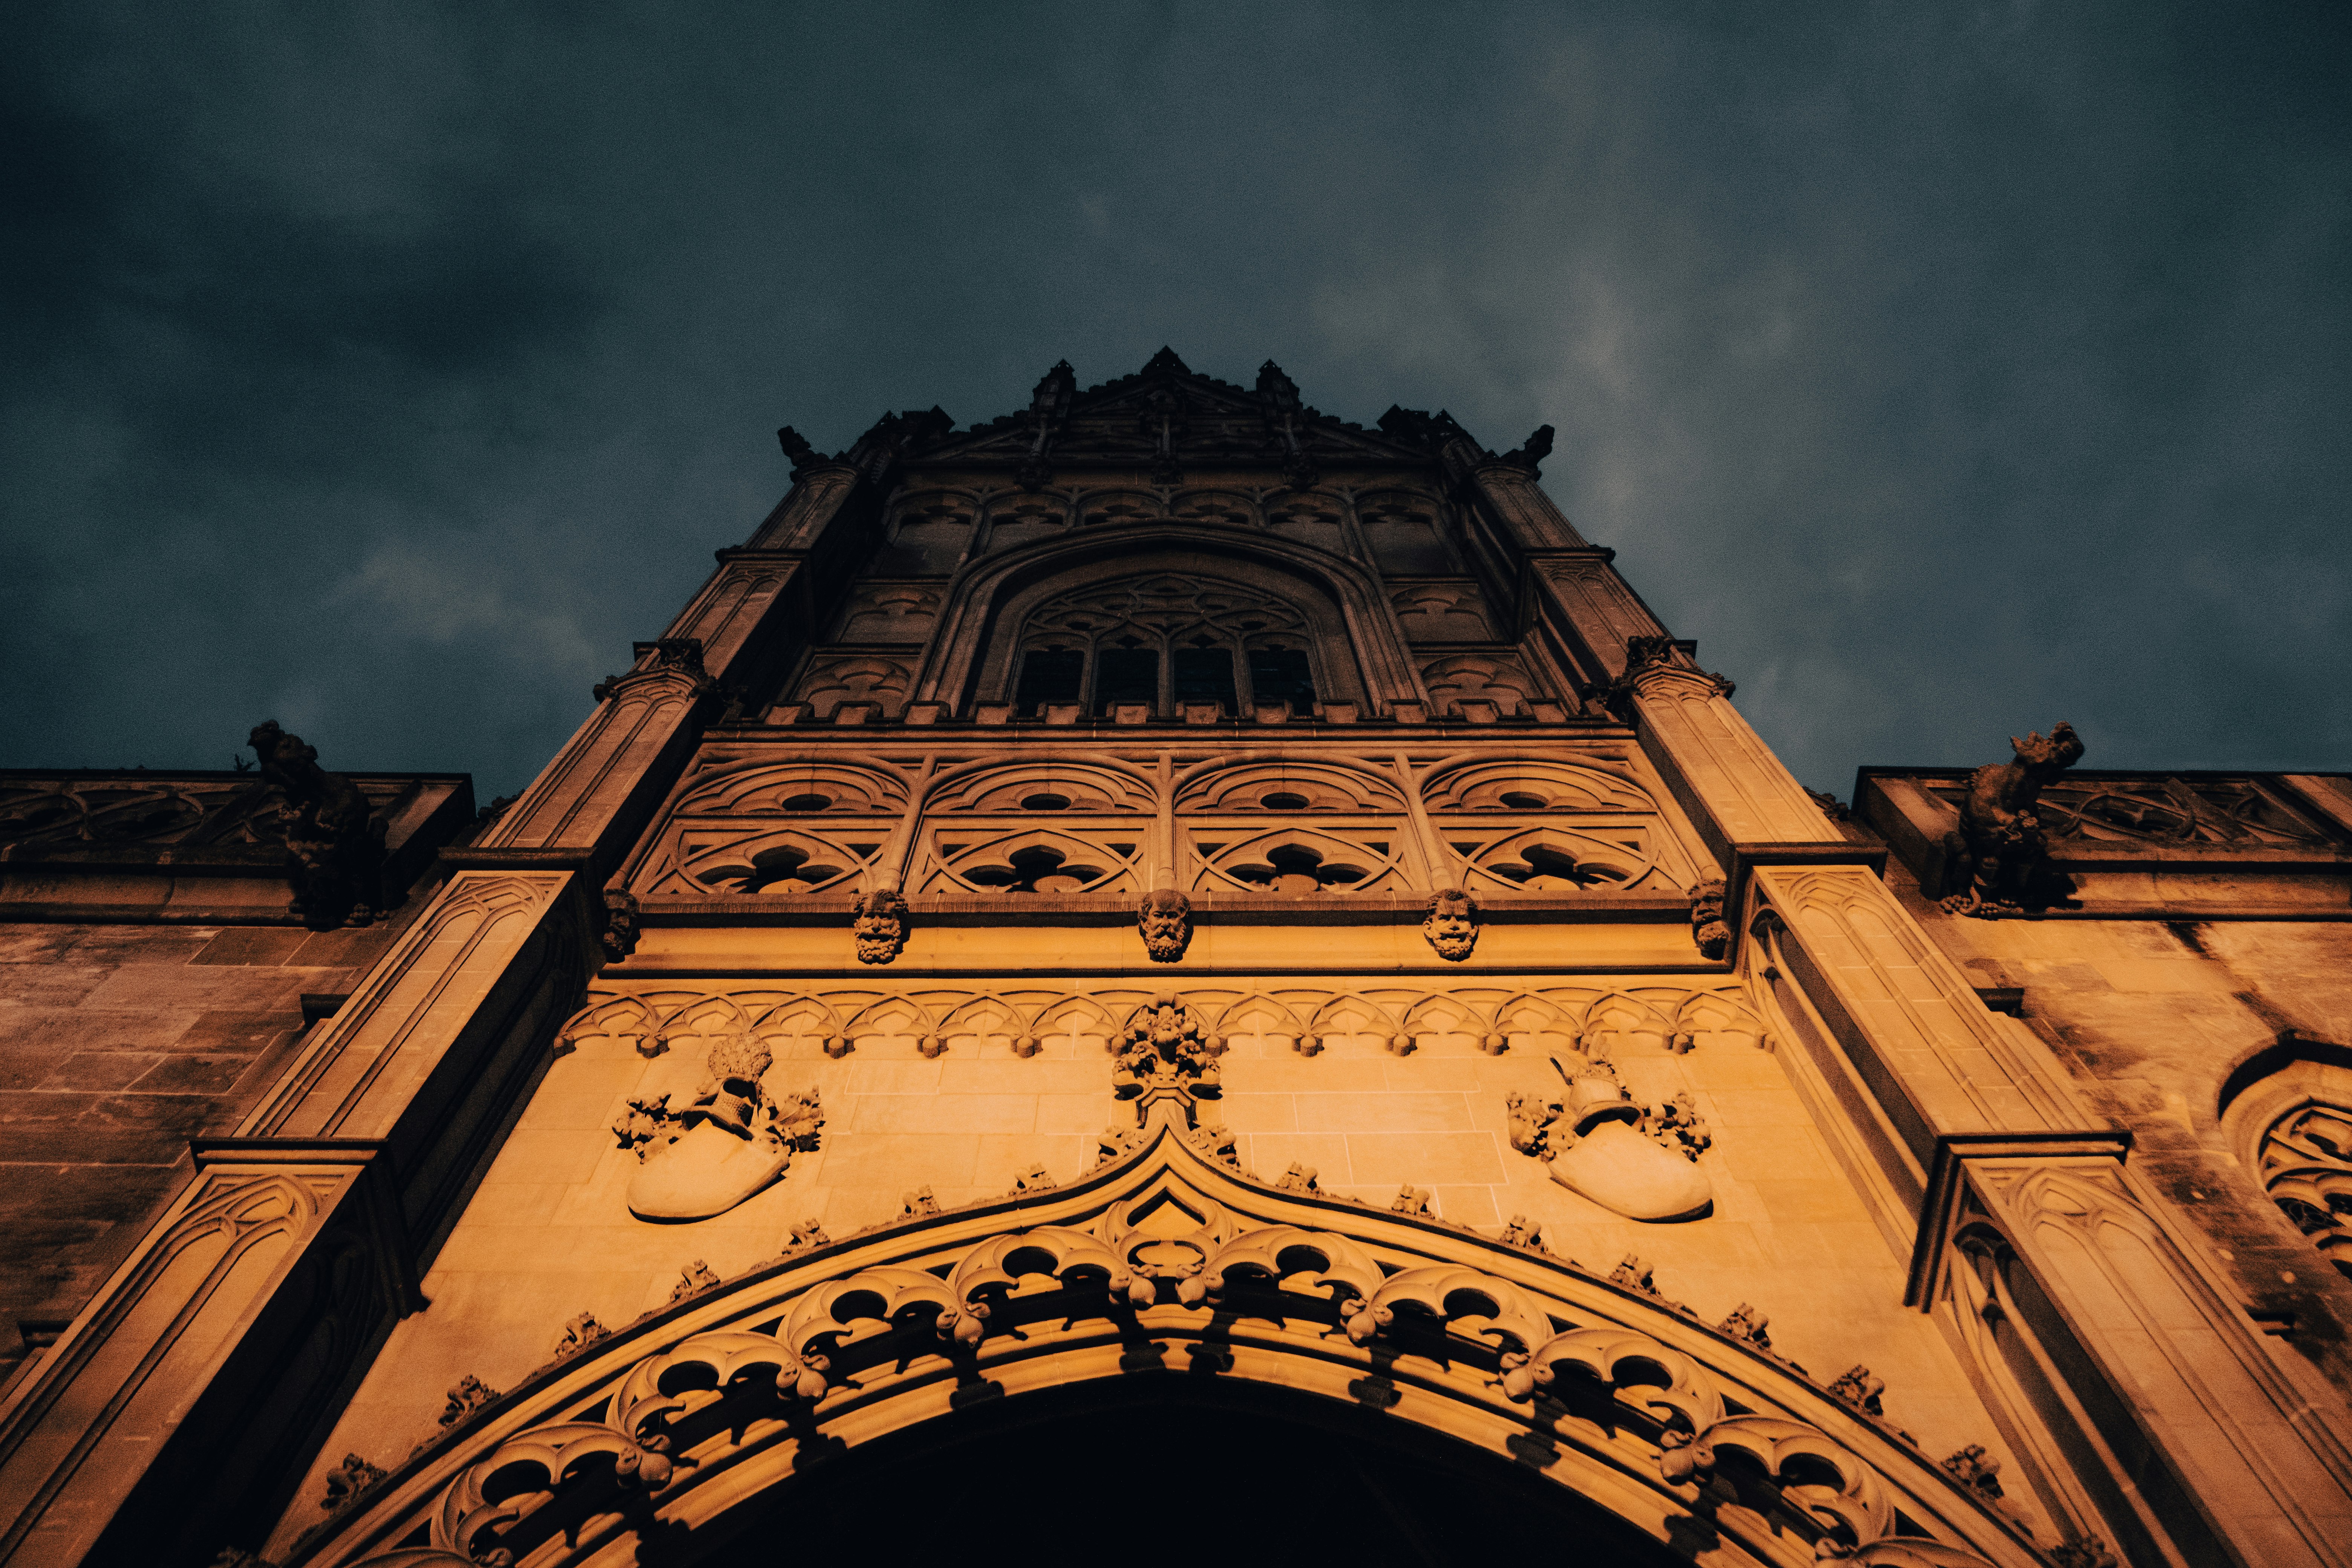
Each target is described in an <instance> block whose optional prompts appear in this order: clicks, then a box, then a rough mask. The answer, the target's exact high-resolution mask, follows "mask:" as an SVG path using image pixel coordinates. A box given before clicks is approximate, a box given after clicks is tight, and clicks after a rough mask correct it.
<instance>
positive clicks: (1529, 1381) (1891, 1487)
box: [287, 1121, 2038, 1568]
mask: <svg viewBox="0 0 2352 1568" xmlns="http://www.w3.org/2000/svg"><path fill="white" fill-rule="evenodd" d="M1122 1143H1123V1145H1124V1147H1120V1146H1118V1145H1113V1144H1110V1143H1108V1142H1107V1143H1106V1153H1105V1158H1104V1160H1103V1162H1102V1163H1099V1164H1097V1167H1096V1168H1095V1170H1094V1171H1093V1172H1091V1173H1088V1174H1087V1175H1086V1176H1084V1177H1082V1178H1081V1179H1080V1180H1078V1181H1076V1182H1075V1183H1072V1184H1068V1185H1066V1186H1063V1187H1060V1188H1054V1189H1049V1190H1044V1191H1039V1190H1034V1189H1033V1190H1027V1191H1021V1192H1016V1193H1014V1194H1010V1195H1009V1196H1008V1197H1006V1198H1003V1199H997V1200H992V1201H989V1202H983V1203H980V1204H975V1205H968V1206H966V1207H964V1208H961V1209H954V1210H948V1211H946V1212H941V1213H922V1214H911V1215H908V1216H906V1217H905V1218H902V1219H901V1220H900V1221H899V1222H898V1223H896V1224H894V1225H890V1226H877V1227H875V1228H874V1229H872V1230H870V1231H867V1232H864V1233H860V1234H858V1235H856V1236H849V1237H841V1238H839V1239H824V1240H819V1241H816V1242H814V1244H812V1245H809V1246H806V1247H803V1248H802V1249H800V1250H798V1251H795V1252H793V1253H789V1254H787V1255H786V1256H784V1257H782V1258H779V1259H777V1260H775V1261H774V1262H773V1263H771V1264H769V1265H766V1266H763V1267H761V1268H756V1269H754V1270H752V1271H751V1272H750V1273H748V1274H746V1275H745V1276H743V1277H742V1278H740V1279H737V1280H735V1281H732V1282H729V1283H725V1284H722V1285H719V1286H717V1287H713V1288H706V1289H703V1290H701V1291H700V1292H698V1293H695V1294H690V1295H685V1296H683V1297H682V1299H681V1300H679V1301H677V1302H676V1303H674V1304H673V1305H672V1306H671V1307H670V1308H669V1309H668V1310H665V1311H661V1312H656V1313H652V1314H648V1315H647V1316H646V1318H644V1319H642V1320H640V1321H638V1322H636V1323H634V1324H631V1325H628V1326H627V1327H625V1328H623V1329H621V1330H620V1331H617V1332H615V1333H614V1334H612V1335H610V1336H609V1337H607V1338H605V1339H603V1340H599V1341H596V1342H593V1343H592V1344H591V1345H590V1346H589V1347H588V1348H587V1349H586V1350H585V1351H583V1352H580V1353H577V1354H575V1355H574V1356H572V1358H571V1359H570V1360H568V1361H564V1362H560V1363H554V1364H551V1366H548V1367H545V1368H542V1369H541V1370H540V1371H539V1372H538V1373H534V1374H533V1375H532V1376H531V1377H530V1378H529V1379H527V1380H526V1381H525V1382H524V1383H523V1384H521V1385H520V1387H519V1388H517V1389H516V1390H514V1391H513V1392H511V1393H509V1394H507V1395H505V1396H503V1398H502V1399H500V1400H499V1401H498V1402H497V1403H495V1404H493V1405H490V1406H489V1407H488V1408H487V1409H485V1410H483V1411H481V1412H479V1413H478V1415H476V1417H474V1418H473V1419H471V1420H469V1421H467V1422H463V1423H460V1424H459V1425H458V1426H457V1427H456V1428H455V1429H454V1431H453V1432H452V1433H451V1434H450V1435H449V1436H446V1437H445V1438H443V1439H442V1440H440V1441H439V1442H437V1443H436V1444H435V1445H432V1446H430V1447H426V1448H425V1449H422V1450H420V1451H419V1452H418V1453H416V1454H415V1455H413V1456H412V1457H411V1458H409V1459H408V1460H407V1461H406V1462H404V1464H402V1465H401V1466H399V1467H398V1468H396V1469H395V1470H394V1472H393V1473H392V1474H391V1475H390V1476H389V1477H388V1478H387V1479H384V1480H383V1482H381V1483H380V1484H378V1485H377V1486H375V1487H374V1488H373V1489H370V1490H369V1491H367V1492H365V1493H363V1494H362V1496H361V1497H360V1498H359V1499H358V1500H356V1501H355V1502H354V1503H352V1505H350V1506H348V1507H347V1508H345V1509H344V1510H341V1511H340V1512H338V1513H336V1514H335V1515H333V1516H331V1518H330V1520H329V1521H327V1522H326V1523H325V1524H324V1525H323V1526H321V1527H320V1528H319V1529H318V1530H316V1531H312V1532H311V1533H310V1534H309V1535H308V1536H306V1537H304V1538H303V1539H302V1540H301V1541H299V1542H298V1543H297V1545H296V1549H295V1550H294V1551H293V1552H291V1553H290V1554H289V1557H288V1559H287V1562H288V1565H289V1568H394V1565H404V1564H417V1563H446V1562H468V1561H471V1562H481V1561H488V1560H489V1559H490V1555H491V1554H493V1553H496V1552H512V1553H513V1554H514V1558H515V1560H522V1559H525V1558H527V1559H528V1560H530V1561H531V1562H532V1563H547V1564H555V1563H592V1562H593V1563H624V1562H635V1561H641V1560H642V1557H641V1555H640V1553H641V1552H643V1551H645V1550H648V1549H651V1548H652V1543H653V1542H656V1541H658V1542H659V1543H660V1544H659V1551H660V1552H661V1554H662V1557H663V1560H664V1561H667V1562H675V1563H681V1564H683V1563H695V1562H700V1561H715V1560H717V1559H716V1558H715V1557H714V1556H713V1555H712V1554H713V1553H715V1552H719V1551H721V1550H724V1549H726V1548H728V1547H731V1546H733V1545H735V1544H736V1542H737V1534H736V1531H737V1530H738V1528H740V1523H741V1521H744V1520H746V1519H748V1518H749V1517H751V1514H752V1513H754V1512H756V1511H757V1510H758V1509H759V1507H760V1501H761V1498H762V1496H763V1495H764V1494H766V1493H767V1492H769V1491H770V1490H771V1489H774V1488H777V1487H780V1486H783V1485H786V1484H788V1483H789V1482H790V1480H791V1478H792V1477H793V1475H794V1474H795V1472H796V1471H798V1470H802V1469H804V1468H806V1467H807V1465H808V1464H809V1463H810V1462H811V1460H812V1459H814V1458H823V1459H824V1462H825V1463H826V1464H827V1465H828V1466H838V1465H847V1464H855V1463H856V1458H857V1456H858V1454H859V1451H860V1450H861V1449H862V1448H864V1447H867V1446H869V1445H873V1444H876V1443H877V1442H879V1441H880V1440H882V1439H884V1438H887V1437H889V1436H892V1435H894V1434H896V1433H899V1432H908V1431H913V1430H916V1429H919V1428H921V1427H923V1426H924V1425H925V1424H926V1423H928V1422H930V1421H932V1420H934V1419H936V1418H937V1417H940V1416H942V1415H947V1414H949V1413H950V1411H951V1410H954V1409H958V1408H971V1407H972V1406H974V1405H992V1406H993V1402H995V1401H998V1400H1008V1401H1013V1402H1018V1401H1020V1400H1022V1399H1024V1397H1027V1396H1029V1395H1030V1394H1032V1393H1033V1391H1034V1392H1038V1393H1042V1392H1043V1391H1045V1390H1048V1389H1050V1388H1054V1387H1067V1386H1069V1385H1071V1384H1085V1383H1088V1382H1091V1381H1093V1380H1096V1379H1111V1380H1131V1379H1136V1378H1147V1379H1148V1378H1153V1377H1158V1376H1162V1375H1164V1374H1166V1373H1170V1372H1175V1373H1183V1374H1186V1378H1185V1384H1184V1386H1187V1387H1191V1388H1195V1389H1206V1390H1209V1391H1211V1395H1210V1396H1211V1397H1212V1398H1213V1397H1214V1394H1213V1391H1214V1390H1215V1389H1217V1388H1219V1387H1236V1386H1238V1387H1255V1386H1263V1385H1272V1386H1279V1387H1283V1388H1286V1389H1289V1390H1293V1391H1297V1392H1299V1393H1303V1394H1310V1395H1320V1396H1322V1397H1325V1398H1328V1399H1329V1400H1331V1401H1333V1402H1334V1405H1335V1408H1338V1407H1348V1406H1353V1407H1357V1408H1364V1407H1370V1408H1374V1409H1380V1410H1382V1411H1384V1412H1385V1417H1384V1418H1385V1419H1387V1420H1390V1421H1394V1422H1402V1423H1405V1424H1408V1425H1409V1426H1412V1427H1415V1428H1419V1429H1425V1430H1428V1431H1432V1432H1438V1433H1444V1434H1447V1435H1449V1436H1452V1437H1453V1438H1454V1439H1456V1440H1459V1441H1462V1442H1465V1443H1467V1444H1469V1445H1471V1447H1474V1448H1475V1449H1483V1450H1485V1451H1486V1452H1487V1453H1490V1454H1492V1455H1494V1456H1496V1458H1497V1461H1498V1462H1507V1461H1511V1460H1517V1461H1520V1462H1523V1463H1526V1464H1528V1465H1530V1466H1532V1467H1533V1468H1535V1469H1536V1470H1537V1471H1538V1473H1539V1474H1541V1475H1542V1476H1544V1477H1545V1478H1546V1479H1549V1481H1550V1482H1552V1483H1553V1484H1557V1485H1559V1486H1563V1487H1565V1488H1568V1489H1570V1490H1571V1491H1573V1492H1574V1493H1576V1494H1578V1495H1579V1496H1580V1497H1583V1498H1585V1499H1587V1500H1590V1501H1591V1502H1592V1503H1594V1504H1596V1505H1598V1506H1600V1507H1601V1508H1604V1509H1606V1510H1609V1511H1610V1512H1611V1513H1613V1514H1614V1515H1616V1516H1617V1517H1618V1518H1620V1519H1622V1520H1623V1521H1626V1522H1627V1523H1628V1524H1629V1525H1631V1526H1632V1527H1633V1529H1635V1530H1636V1531H1640V1532H1642V1533H1643V1534H1645V1535H1647V1536H1648V1537H1649V1538H1651V1539H1653V1540H1655V1541H1659V1542H1664V1543H1665V1544H1666V1545H1667V1546H1668V1547H1669V1548H1671V1549H1673V1550H1675V1551H1677V1552H1684V1553H1692V1554H1696V1553H1697V1552H1701V1551H1703V1552H1704V1554H1705V1556H1706V1560H1707V1561H1711V1562H1720V1563H1759V1564H1762V1563H1772V1564H1788V1565H1790V1568H1794V1565H1795V1564H1797V1563H1803V1562H1811V1561H1813V1560H1814V1559H1815V1556H1816V1554H1817V1553H1820V1554H1822V1555H1832V1556H1838V1557H1843V1558H1848V1559H1849V1560H1853V1561H1861V1562H1868V1563H1931V1564H1946V1565H1951V1568H1957V1565H1958V1564H1985V1563H1998V1564H2001V1565H2003V1568H2012V1565H2013V1568H2028V1565H2030V1564H2032V1563H2035V1562H2037V1561H2038V1559H2037V1557H2036V1555H2035V1553H2034V1552H2033V1551H2032V1546H2031V1543H2030V1541H2029V1539H2028V1538H2027V1537H2026V1536H2025V1535H2024V1534H2023V1533H2022V1531H2021V1530H2020V1528H2019V1527H2018V1526H2017V1525H2015V1524H2014V1523H2013V1522H2012V1521H2009V1520H2007V1519H2004V1518H2002V1517H2000V1516H1999V1515H1998V1514H1996V1513H1995V1512H1993V1511H1992V1510H1990V1509H1989V1508H1987V1507H1986V1506H1985V1505H1984V1504H1983V1503H1981V1502H1980V1501H1979V1500H1977V1499H1976V1498H1975V1497H1974V1496H1973V1495H1972V1494H1970V1493H1969V1491H1968V1490H1967V1489H1965V1488H1964V1487H1962V1486H1961V1485H1960V1484H1959V1483H1958V1482H1957V1481H1956V1480H1954V1479H1952V1478H1951V1477H1949V1476H1947V1475H1946V1474H1945V1473H1944V1472H1943V1471H1941V1470H1940V1469H1938V1468H1937V1467H1936V1466H1935V1465H1934V1464H1932V1463H1931V1462H1929V1461H1928V1460H1927V1459H1926V1458H1924V1457H1923V1456H1921V1455H1920V1454H1918V1453H1917V1452H1916V1449H1913V1448H1911V1447H1908V1446H1907V1445H1906V1444H1905V1443H1904V1442H1903V1441H1902V1439H1901V1438H1900V1436H1898V1435H1896V1434H1895V1433H1894V1432H1893V1430H1892V1429H1891V1428H1889V1427H1887V1426H1885V1425H1884V1424H1883V1423H1881V1422H1879V1421H1876V1420H1874V1419H1873V1418H1871V1417H1869V1416H1867V1415H1862V1414H1860V1413H1858V1412H1855V1411H1853V1410H1852V1409H1849V1408H1848V1407H1846V1406H1845V1405H1841V1404H1839V1403H1837V1402H1836V1401H1835V1400H1833V1399H1832V1398H1831V1397H1830V1395H1829V1394H1826V1393H1825V1392H1823V1391H1822V1390H1821V1389H1819V1388H1816V1387H1814V1386H1813V1385H1811V1384H1809V1383H1807V1382H1806V1381H1805V1380H1804V1379H1802V1378H1801V1377H1800V1376H1798V1375H1797V1374H1796V1373H1793V1372H1792V1371H1791V1370H1790V1369H1789V1368H1788V1367H1787V1366H1786V1364H1785V1363H1779V1362H1776V1361H1775V1360H1774V1359H1773V1358H1771V1357H1769V1355H1766V1354H1764V1353H1763V1352H1759V1351H1757V1350H1755V1349H1753V1348H1752V1347H1748V1346H1745V1345H1742V1344H1740V1343H1738V1342H1735V1341H1733V1340H1731V1339H1729V1338H1727V1336H1725V1335H1723V1334H1722V1333H1720V1332H1719V1331H1711V1330H1708V1329H1706V1328H1705V1327H1703V1326H1702V1325H1700V1324H1699V1323H1697V1322H1696V1321H1694V1320H1693V1319H1691V1318H1690V1317H1689V1316H1688V1315H1687V1314H1686V1313H1683V1312H1678V1311H1676V1310H1673V1309H1672V1308H1671V1307H1669V1306H1668V1305H1666V1304H1664V1303H1663V1302H1662V1301H1661V1300H1658V1299H1657V1298H1655V1297H1653V1296H1649V1295H1646V1294H1644V1293H1643V1292H1642V1291H1640V1290H1639V1289H1634V1288H1633V1287H1630V1286H1619V1285H1615V1284H1612V1283H1611V1282H1610V1281H1609V1280H1606V1279H1602V1278H1601V1277H1600V1276H1599V1275H1597V1274H1594V1273H1592V1272H1591V1271H1589V1270H1586V1269H1583V1268H1580V1267H1578V1266H1576V1265H1575V1264H1573V1263H1571V1262H1569V1261H1568V1260H1565V1259H1561V1258H1554V1257H1551V1256H1550V1255H1549V1254H1545V1253H1542V1252H1540V1251H1538V1250H1536V1249H1534V1248H1531V1247H1526V1246H1515V1245H1511V1244H1508V1243H1506V1242H1499V1241H1494V1240H1490V1239H1487V1238H1485V1237H1478V1236H1476V1235H1475V1234H1474V1233H1470V1232H1467V1231H1465V1230H1463V1229H1461V1228H1459V1227H1455V1226H1447V1225H1445V1224H1444V1223H1443V1222H1440V1221H1435V1220H1432V1219H1429V1218H1426V1217H1422V1216H1417V1215H1410V1214H1401V1213H1395V1212H1390V1211H1382V1210H1377V1209H1372V1208H1370V1207H1368V1206H1366V1205H1359V1204H1355V1203H1351V1202H1349V1201H1346V1200H1342V1199H1339V1198H1332V1197H1327V1196H1324V1195H1323V1194H1318V1193H1315V1192H1312V1191H1307V1190H1297V1189H1294V1190H1289V1191H1285V1190H1283V1189H1281V1188H1279V1187H1277V1186H1275V1185H1273V1184H1268V1183H1266V1182H1264V1181H1261V1180H1259V1179H1258V1178H1256V1177H1255V1175H1253V1174H1252V1173H1247V1172H1244V1171H1242V1170H1240V1169H1238V1168H1236V1167H1234V1166H1232V1165H1230V1164H1227V1163H1224V1162H1223V1160H1222V1159H1221V1158H1220V1157H1219V1156H1218V1155H1217V1154H1216V1153H1215V1152H1214V1148H1215V1140H1214V1139H1213V1137H1198V1136H1195V1135H1188V1134H1186V1133H1184V1132H1182V1131H1181V1130H1180V1129H1179V1128H1177V1127H1176V1126H1175V1125H1174V1124H1173V1123H1172V1122H1164V1121H1163V1122H1161V1123H1159V1124H1157V1125H1156V1126H1155V1127H1154V1128H1152V1129H1149V1130H1147V1131H1145V1133H1144V1134H1143V1135H1142V1136H1140V1137H1133V1138H1129V1139H1125V1140H1123V1141H1122ZM1118 1386H1120V1387H1122V1388H1129V1389H1137V1390H1142V1391H1145V1393H1146V1394H1148V1391H1149V1389H1150V1388H1151V1387H1155V1386H1157V1387H1167V1386H1170V1385H1168V1384H1134V1383H1129V1382H1120V1383H1118ZM1142 1418H1144V1419H1149V1406H1148V1405H1146V1406H1145V1407H1144V1414H1143V1415H1142ZM1239 1418H1240V1417H1236V1419H1239ZM828 1473H829V1474H833V1475H836V1476H839V1475H845V1474H848V1473H851V1472H848V1471H845V1470H838V1469H835V1470H829V1471H828ZM1204 1502H1208V1503H1213V1499H1210V1500H1204ZM875 1531H876V1538H877V1544H878V1543H885V1542H887V1539H888V1530H887V1522H884V1521H877V1523H876V1525H875ZM425 1553H436V1554H441V1555H437V1556H436V1555H421V1554H425Z"/></svg>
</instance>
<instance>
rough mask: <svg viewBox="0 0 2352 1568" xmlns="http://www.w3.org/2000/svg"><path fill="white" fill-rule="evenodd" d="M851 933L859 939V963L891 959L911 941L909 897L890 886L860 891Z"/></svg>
mask: <svg viewBox="0 0 2352 1568" xmlns="http://www.w3.org/2000/svg"><path fill="white" fill-rule="evenodd" d="M849 933H850V935H852V936H853V937H855V938H856V939H857V962H858V963H889V962H890V961H891V960H892V959H894V958H896V957H898V952H899V950H900V949H901V948H903V947H905V946H906V945H907V900H904V899H902V898H900V897H899V896H898V894H897V893H896V892H894V891H892V890H891V889H888V888H877V889H875V890H874V891H872V892H870V893H860V894H858V895H857V908H856V918H855V919H853V920H852V921H850V925H849Z"/></svg>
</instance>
